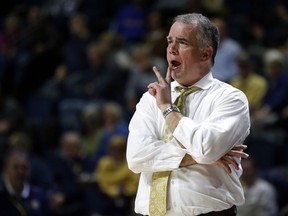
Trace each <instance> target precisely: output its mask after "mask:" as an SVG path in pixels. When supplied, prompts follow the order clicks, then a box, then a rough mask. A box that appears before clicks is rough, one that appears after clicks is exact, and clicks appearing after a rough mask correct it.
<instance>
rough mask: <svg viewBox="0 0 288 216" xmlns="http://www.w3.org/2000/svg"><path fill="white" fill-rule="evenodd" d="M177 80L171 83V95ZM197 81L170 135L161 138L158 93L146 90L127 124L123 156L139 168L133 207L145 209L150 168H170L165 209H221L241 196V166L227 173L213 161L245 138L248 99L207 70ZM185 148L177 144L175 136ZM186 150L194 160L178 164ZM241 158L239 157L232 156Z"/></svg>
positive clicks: (169, 212)
mask: <svg viewBox="0 0 288 216" xmlns="http://www.w3.org/2000/svg"><path fill="white" fill-rule="evenodd" d="M176 86H179V84H178V83H177V82H176V81H174V82H172V83H171V90H172V101H174V100H175V99H176V98H177V96H178V95H179V92H178V91H177V90H176V89H175V87H176ZM195 86H198V87H200V88H201V89H202V90H199V91H196V92H194V93H192V94H190V95H188V97H187V99H186V116H187V117H183V118H182V119H181V120H180V122H179V124H178V126H177V127H176V129H175V131H174V133H173V136H174V138H173V139H172V140H171V141H170V142H167V143H165V142H164V141H162V140H161V137H162V131H163V127H164V124H165V119H164V118H163V115H162V112H161V110H160V109H159V108H158V107H157V105H156V99H155V98H154V97H153V96H151V95H150V94H149V93H148V92H146V93H144V94H143V96H142V98H141V100H140V101H139V103H138V104H137V107H136V112H135V113H134V115H133V117H132V119H131V121H130V124H129V136H128V146H127V161H128V166H129V168H130V169H131V170H132V171H133V172H135V173H141V177H140V182H139V187H138V192H137V196H136V200H135V212H136V213H139V214H143V215H148V214H149V196H150V186H151V177H152V173H153V172H156V171H167V170H171V171H172V173H171V177H170V184H169V186H168V201H167V206H168V210H167V215H173V216H177V215H179V216H180V215H181V216H186V215H187V216H193V215H199V214H203V213H207V212H211V211H221V210H224V209H227V208H230V207H231V206H232V205H240V204H242V203H243V202H244V196H243V189H242V186H241V183H240V181H239V177H240V175H241V174H242V168H241V167H240V169H239V170H235V169H233V168H232V167H231V168H232V173H231V174H228V173H227V172H225V170H224V169H223V168H222V167H219V166H216V165H212V163H213V162H215V161H217V160H218V159H219V158H221V157H222V156H223V155H225V154H226V153H227V152H228V151H229V150H231V149H232V148H233V146H235V145H237V144H241V143H243V141H244V140H245V138H246V137H247V136H248V134H249V131H250V119H249V110H248V102H247V99H246V97H245V95H244V94H243V93H242V92H241V91H239V90H237V89H236V88H233V87H232V86H230V85H228V84H226V83H224V82H221V81H219V80H217V79H214V78H213V76H212V74H211V72H210V73H208V74H207V75H206V76H205V77H204V78H202V79H201V80H200V81H198V82H197V83H196V84H195ZM175 138H176V139H177V140H179V141H180V142H181V143H182V144H183V145H184V146H185V148H181V147H180V146H179V145H178V144H177V142H176V140H175ZM185 154H190V155H191V156H192V157H193V159H194V160H195V161H197V163H198V164H196V165H191V166H188V167H182V168H179V165H180V163H181V160H182V158H183V157H184V155H185ZM236 160H237V161H238V162H239V164H240V159H239V158H236Z"/></svg>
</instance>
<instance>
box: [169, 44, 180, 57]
mask: <svg viewBox="0 0 288 216" xmlns="http://www.w3.org/2000/svg"><path fill="white" fill-rule="evenodd" d="M168 52H169V54H173V55H176V54H177V52H178V51H177V47H176V45H175V44H174V43H171V44H169V46H168Z"/></svg>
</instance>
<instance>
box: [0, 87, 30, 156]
mask: <svg viewBox="0 0 288 216" xmlns="http://www.w3.org/2000/svg"><path fill="white" fill-rule="evenodd" d="M24 122H25V115H24V111H23V107H22V106H21V104H20V103H19V102H18V101H17V100H15V99H14V98H12V97H9V96H7V95H6V94H4V92H3V90H2V88H1V86H0V157H1V158H3V157H4V154H5V151H6V150H7V148H8V145H9V136H10V135H11V134H12V132H13V131H14V130H18V129H21V128H22V127H23V125H24Z"/></svg>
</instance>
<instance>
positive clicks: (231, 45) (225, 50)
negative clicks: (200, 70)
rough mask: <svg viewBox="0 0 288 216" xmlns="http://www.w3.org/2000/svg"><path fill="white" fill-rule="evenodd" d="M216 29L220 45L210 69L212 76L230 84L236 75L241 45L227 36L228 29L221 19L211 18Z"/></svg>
mask: <svg viewBox="0 0 288 216" xmlns="http://www.w3.org/2000/svg"><path fill="white" fill-rule="evenodd" d="M212 21H213V22H214V24H215V25H216V26H217V27H218V30H219V33H220V44H219V48H218V51H217V55H216V57H215V63H214V66H213V68H212V71H213V76H214V77H215V78H217V79H219V80H221V81H224V82H230V80H231V79H233V78H235V76H236V75H237V74H238V69H237V57H238V55H239V54H240V53H241V52H242V47H241V44H239V43H238V42H237V41H236V40H234V39H233V38H231V37H230V36H229V29H228V27H227V25H226V22H225V21H224V19H222V18H219V17H218V18H213V19H212Z"/></svg>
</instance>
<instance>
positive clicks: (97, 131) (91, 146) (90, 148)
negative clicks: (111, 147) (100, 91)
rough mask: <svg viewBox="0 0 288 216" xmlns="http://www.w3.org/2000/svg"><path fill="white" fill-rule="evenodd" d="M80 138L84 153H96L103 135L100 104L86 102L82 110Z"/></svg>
mask: <svg viewBox="0 0 288 216" xmlns="http://www.w3.org/2000/svg"><path fill="white" fill-rule="evenodd" d="M81 119H82V122H81V123H82V126H83V130H82V139H83V151H84V154H86V155H88V156H89V157H94V156H95V155H97V152H98V149H99V143H100V139H101V137H102V135H103V116H102V110H101V108H100V105H98V104H87V105H86V106H85V107H84V108H83V111H82V115H81Z"/></svg>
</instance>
